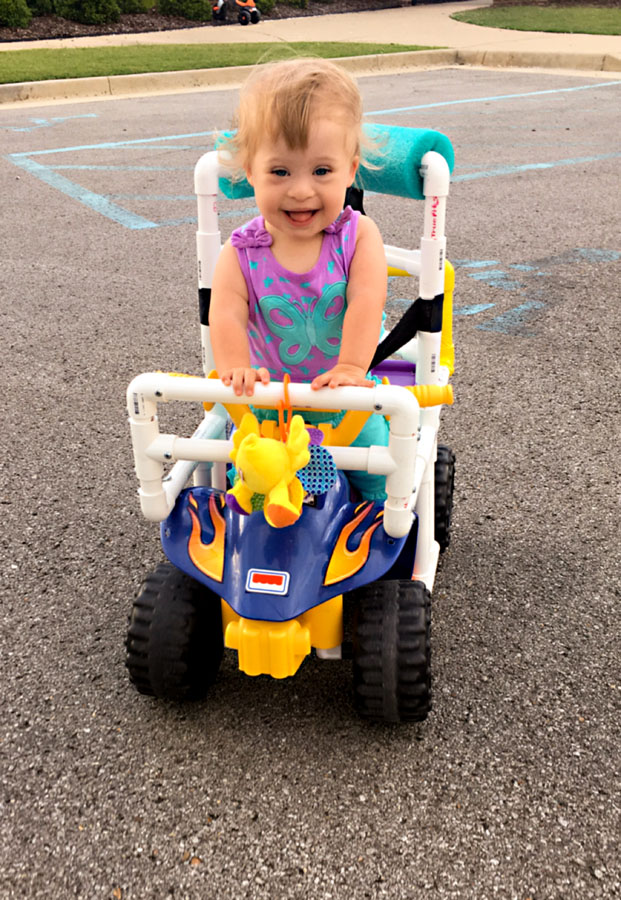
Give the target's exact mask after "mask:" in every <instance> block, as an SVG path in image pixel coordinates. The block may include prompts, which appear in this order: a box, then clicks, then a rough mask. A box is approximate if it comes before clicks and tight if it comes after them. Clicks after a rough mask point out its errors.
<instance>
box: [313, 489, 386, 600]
mask: <svg viewBox="0 0 621 900" xmlns="http://www.w3.org/2000/svg"><path fill="white" fill-rule="evenodd" d="M372 506H373V503H366V504H365V505H364V507H363V509H362V512H360V513H358V515H357V516H356V517H355V518H353V519H352V520H351V522H349V523H348V524H347V525H346V526H345V527H344V528H343V530H342V531H341V533H340V534H339V537H338V540H337V542H336V546H335V547H334V551H333V553H332V557H331V558H330V562H329V563H328V570H327V572H326V577H325V578H324V582H323V583H324V584H325V585H329V584H336V583H337V581H343V579H344V578H350V577H351V576H352V575H355V574H356V572H358V571H359V570H360V569H361V568H362V567H363V565H364V564H365V562H366V561H367V559H368V558H369V545H370V543H371V538H372V536H373V532H374V531H375V529H376V528H377V527H378V525H381V515H380V516H376V520H377V521H375V522H374V523H373V524H372V525H370V526H369V528H367V530H366V531H365V532H364V534H363V535H362V538H361V539H360V543H359V545H358V547H357V548H356V549H355V550H349V549H348V547H347V541H348V539H349V537H350V535H351V534H352V532H353V531H354V530H355V529H356V527H357V526H358V525H359V524H360V522H362V520H363V519H364V517H365V516H366V514H367V513H368V511H369V510H370V509H371V508H372ZM359 508H360V507H357V509H359Z"/></svg>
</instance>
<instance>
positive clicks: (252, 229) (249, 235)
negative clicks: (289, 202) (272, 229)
mask: <svg viewBox="0 0 621 900" xmlns="http://www.w3.org/2000/svg"><path fill="white" fill-rule="evenodd" d="M231 244H232V245H233V246H234V247H236V248H237V249H238V250H246V249H250V248H253V247H271V245H272V235H271V234H270V233H269V231H267V229H266V228H265V222H264V221H263V216H257V217H256V218H255V219H252V220H251V221H250V222H246V224H245V225H242V227H241V228H236V229H235V231H234V232H233V234H232V235H231Z"/></svg>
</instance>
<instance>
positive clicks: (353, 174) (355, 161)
mask: <svg viewBox="0 0 621 900" xmlns="http://www.w3.org/2000/svg"><path fill="white" fill-rule="evenodd" d="M359 166H360V157H359V156H354V158H353V160H352V163H351V169H350V171H349V184H348V185H347V187H351V186H352V184H353V183H354V179H355V178H356V172H357V171H358V168H359Z"/></svg>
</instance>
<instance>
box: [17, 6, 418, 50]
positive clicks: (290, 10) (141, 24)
mask: <svg viewBox="0 0 621 900" xmlns="http://www.w3.org/2000/svg"><path fill="white" fill-rule="evenodd" d="M410 2H411V0H325V2H322V3H320V2H318V0H308V5H307V6H306V8H305V9H301V8H300V7H299V6H289V4H287V3H277V4H276V6H275V7H274V9H273V10H272V12H271V13H270V15H269V17H265V18H266V19H267V18H270V19H291V18H294V17H297V16H322V15H326V14H328V13H347V12H360V11H362V10H366V9H388V8H390V7H395V6H405V5H408V6H409V5H410ZM234 22H235V17H234V13H233V12H231V13H230V14H229V23H230V24H233V23H234ZM208 24H209V22H194V21H190V20H188V19H183V18H181V17H179V16H161V15H159V14H158V13H155V12H146V13H137V14H132V15H122V16H121V18H120V21H118V22H109V23H108V24H106V25H81V24H80V23H79V22H69V21H68V20H67V19H61V18H60V17H59V16H37V17H33V19H32V21H31V22H30V25H29V26H28V28H0V41H2V42H6V41H39V40H44V39H46V38H72V37H85V36H89V35H90V36H94V35H100V34H137V33H140V32H146V31H170V30H172V29H178V28H200V27H202V26H204V25H208ZM239 27H240V28H241V27H242V26H241V25H240V26H239ZM247 27H250V28H252V26H251V25H250V26H247ZM334 38H335V40H338V35H335V36H334Z"/></svg>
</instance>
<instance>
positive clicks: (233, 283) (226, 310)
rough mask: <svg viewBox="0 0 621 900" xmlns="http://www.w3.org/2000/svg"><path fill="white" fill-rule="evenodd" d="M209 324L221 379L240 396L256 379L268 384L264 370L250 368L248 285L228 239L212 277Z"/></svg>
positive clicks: (250, 391) (247, 390)
mask: <svg viewBox="0 0 621 900" xmlns="http://www.w3.org/2000/svg"><path fill="white" fill-rule="evenodd" d="M209 327H210V336H211V346H212V349H213V355H214V360H215V363H216V370H217V372H218V375H219V377H220V379H221V381H223V382H224V384H226V385H230V384H232V385H233V388H234V390H235V393H236V394H237V395H238V396H240V395H241V394H243V393H244V391H245V392H246V394H247V395H248V396H251V395H252V394H253V393H254V385H255V382H256V381H257V380H260V381H261V382H262V383H263V384H269V380H270V374H269V372H268V371H267V369H264V368H259V369H253V368H252V365H251V363H250V347H249V345H248V333H247V332H248V288H247V286H246V281H245V279H244V275H243V272H242V270H241V267H240V265H239V260H238V259H237V253H236V252H235V249H234V247H233V246H232V245H231V243H230V242H229V241H227V243H226V244H225V245H224V247H223V248H222V251H221V253H220V256H219V257H218V262H217V263H216V268H215V271H214V276H213V284H212V288H211V303H210V306H209Z"/></svg>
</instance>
